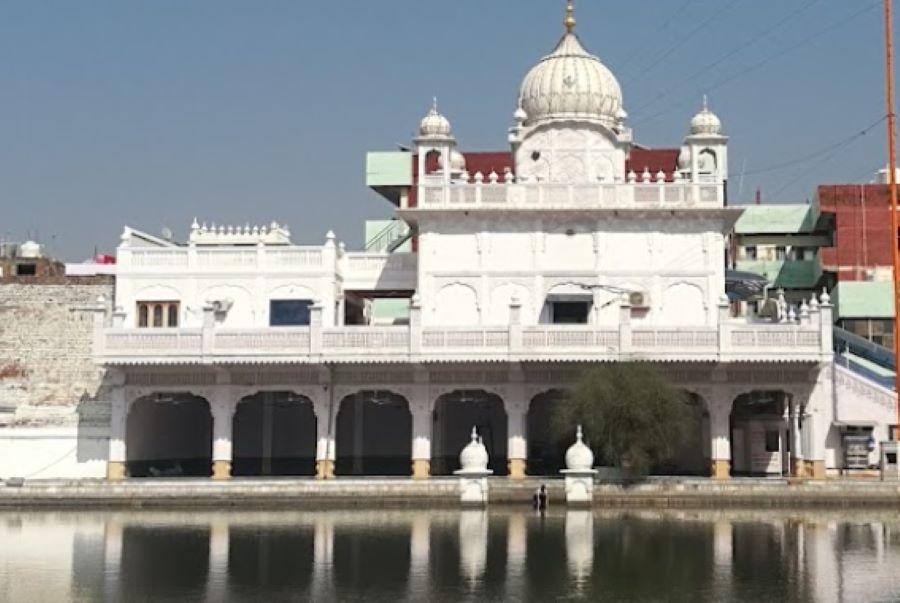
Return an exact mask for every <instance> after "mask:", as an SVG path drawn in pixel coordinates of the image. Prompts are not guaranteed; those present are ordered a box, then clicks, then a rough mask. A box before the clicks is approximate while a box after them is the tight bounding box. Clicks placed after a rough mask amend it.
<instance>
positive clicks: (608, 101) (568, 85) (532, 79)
mask: <svg viewBox="0 0 900 603" xmlns="http://www.w3.org/2000/svg"><path fill="white" fill-rule="evenodd" d="M563 24H564V26H565V30H566V31H565V33H564V34H563V36H562V38H561V39H560V41H559V43H558V44H557V45H556V48H554V49H553V52H551V53H550V54H548V55H547V56H545V57H544V58H542V59H541V60H540V61H539V62H538V64H537V65H535V66H534V67H533V68H532V69H531V71H529V72H528V74H527V75H526V76H525V79H524V80H523V82H522V86H521V88H520V91H519V98H520V99H521V108H522V110H523V111H524V112H525V114H526V115H527V119H528V122H527V124H526V125H528V126H536V125H541V124H543V123H550V122H554V121H568V120H575V121H587V122H594V123H601V124H603V125H605V126H606V127H608V128H610V129H615V128H619V127H621V125H622V122H623V120H624V116H625V113H624V111H623V109H622V105H623V102H622V89H621V87H620V85H619V82H618V80H616V78H615V76H614V75H613V74H612V72H611V71H610V70H609V69H608V68H607V67H606V66H605V65H604V64H603V63H602V62H601V61H600V59H599V58H597V57H596V56H594V55H592V54H590V53H589V52H588V51H587V50H585V48H584V46H582V44H581V41H580V40H579V39H578V36H577V34H576V33H575V24H576V21H575V8H574V5H573V3H572V0H568V2H567V3H566V18H565V20H564V22H563Z"/></svg>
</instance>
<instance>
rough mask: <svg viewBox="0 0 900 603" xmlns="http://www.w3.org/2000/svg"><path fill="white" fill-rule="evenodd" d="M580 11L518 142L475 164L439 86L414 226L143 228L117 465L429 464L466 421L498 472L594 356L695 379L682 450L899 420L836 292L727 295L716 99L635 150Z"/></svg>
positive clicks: (132, 280) (413, 158)
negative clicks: (668, 157)
mask: <svg viewBox="0 0 900 603" xmlns="http://www.w3.org/2000/svg"><path fill="white" fill-rule="evenodd" d="M565 28H566V30H565V32H564V34H563V36H562V38H561V40H560V41H559V43H558V44H557V46H556V47H555V48H554V49H553V50H552V52H551V53H550V54H549V55H547V56H545V57H544V58H542V59H541V60H540V61H539V62H538V63H537V64H536V65H535V66H534V68H533V69H532V70H531V71H530V72H529V73H528V74H527V75H526V77H525V79H524V81H523V83H522V86H521V89H520V91H519V95H518V97H519V102H518V106H517V107H514V109H515V112H514V125H513V126H512V128H511V129H510V130H509V141H510V145H511V151H510V154H509V158H510V164H509V165H508V166H507V167H506V168H504V169H502V170H500V171H496V170H492V171H490V172H488V173H484V172H481V171H475V170H473V171H471V172H470V171H468V170H469V168H470V166H468V165H467V156H466V154H464V153H463V152H462V151H460V150H459V149H458V148H457V142H456V140H455V138H454V136H453V131H452V128H451V124H450V122H449V121H448V120H447V119H446V118H445V117H444V116H443V115H441V114H440V113H439V111H438V108H437V106H436V103H435V106H434V107H433V108H432V110H431V111H430V112H429V113H428V115H427V116H426V117H425V118H424V119H423V120H422V122H421V126H420V130H419V136H418V138H417V139H416V140H415V141H414V144H415V151H414V153H409V154H405V155H404V154H400V157H399V158H398V157H396V155H398V154H389V155H395V156H394V157H388V159H389V160H391V161H394V160H397V159H399V160H400V161H401V162H405V165H406V168H405V169H407V170H408V172H409V173H408V174H407V175H405V176H403V175H401V177H400V178H399V179H398V180H396V181H394V182H392V181H389V180H390V179H389V178H388V180H385V181H383V182H382V183H381V191H380V192H383V193H384V194H385V196H386V197H387V198H389V199H391V200H392V201H394V202H395V203H396V205H397V216H398V218H399V219H400V220H402V221H403V222H405V223H406V224H408V225H409V226H410V229H408V230H409V232H410V235H411V236H412V237H414V239H413V242H414V245H413V251H412V252H405V253H400V252H397V253H357V252H352V251H348V250H346V249H345V247H344V245H342V244H340V243H339V242H337V241H336V240H335V237H334V236H333V235H332V234H331V233H329V234H328V235H327V236H326V238H325V241H324V243H323V244H318V245H313V246H297V245H294V244H293V243H292V242H291V240H290V234H289V231H288V229H287V227H285V226H281V225H278V224H276V223H272V224H271V225H270V226H265V227H249V226H242V227H222V226H213V225H205V224H199V223H196V222H195V223H194V224H193V225H192V228H191V233H190V237H189V239H188V240H187V241H186V242H183V243H179V242H174V241H170V240H163V239H160V238H157V237H153V236H150V235H147V234H145V233H142V232H139V231H137V230H134V229H131V228H126V229H125V231H124V233H123V235H122V242H121V245H120V247H119V250H118V270H117V282H116V294H115V300H114V301H113V303H112V304H111V307H112V311H109V310H108V309H107V310H104V308H108V307H109V304H105V305H104V304H101V305H100V306H98V311H97V313H96V340H95V356H96V360H97V362H98V363H100V364H102V365H103V366H104V367H106V368H107V369H108V372H107V385H108V387H109V388H110V391H111V392H112V393H111V400H112V402H111V403H112V419H111V427H110V448H109V459H108V471H107V474H108V477H109V478H110V479H121V478H123V477H125V476H126V475H130V476H146V475H169V474H172V475H176V474H193V475H212V476H213V477H214V478H217V479H227V478H229V477H230V476H232V475H271V474H278V475H304V474H310V475H312V474H314V473H315V474H316V475H318V476H319V477H320V478H330V477H333V476H335V475H337V476H341V475H385V474H389V475H398V474H405V475H410V474H411V475H413V476H414V477H416V478H421V479H424V478H427V477H429V476H430V475H449V474H451V473H452V471H453V470H454V469H455V468H456V466H455V464H454V463H455V459H456V457H457V455H458V453H459V451H460V449H461V448H462V447H463V446H464V445H465V443H466V442H467V441H468V435H469V433H470V431H471V429H472V426H473V425H477V426H478V427H479V433H481V434H483V437H484V440H485V444H486V445H487V447H488V449H489V450H490V453H491V467H490V468H491V469H492V470H494V472H495V474H498V473H499V474H504V473H507V474H508V475H509V476H510V477H513V478H521V477H523V476H525V475H529V474H532V475H533V474H538V475H540V474H543V473H546V474H555V473H556V471H557V470H558V469H559V468H560V465H561V455H562V451H564V450H565V447H563V448H562V451H561V450H559V446H558V444H557V443H556V442H555V441H554V439H553V438H552V437H551V436H550V434H549V430H548V416H549V412H550V409H551V408H552V404H553V403H554V401H555V400H558V398H559V396H560V395H561V392H562V391H564V390H565V388H566V387H567V386H569V385H571V384H572V383H573V382H574V381H575V380H576V379H577V378H578V375H579V374H580V372H581V371H582V370H584V369H585V368H586V367H589V366H590V365H591V364H592V363H600V362H622V361H632V360H639V361H647V362H653V363H657V364H659V365H660V366H661V367H662V368H663V370H665V371H666V372H667V373H668V374H669V376H670V377H671V379H672V380H673V381H674V382H676V383H677V384H679V386H681V387H683V388H684V389H685V390H687V391H689V392H691V393H692V394H693V400H694V412H695V419H696V424H695V430H694V433H693V436H692V438H691V441H690V442H689V444H688V445H686V447H685V450H684V453H683V454H682V455H681V457H680V458H679V459H676V461H674V462H673V464H672V466H671V467H667V468H661V470H664V471H671V472H678V473H685V474H699V475H713V476H714V477H717V478H727V477H728V476H729V475H730V474H731V473H732V472H734V473H742V474H751V473H752V474H786V473H791V472H793V473H794V474H808V475H812V476H815V477H823V476H824V475H825V471H826V467H836V466H838V459H837V456H838V455H839V454H840V452H839V448H840V446H839V443H836V442H834V441H832V440H833V439H834V433H835V431H834V428H833V426H834V424H835V421H838V420H852V419H853V415H854V413H856V412H857V410H858V409H859V408H863V411H861V412H868V413H870V414H872V415H873V416H877V417H878V420H879V421H880V425H881V428H882V430H883V431H885V433H884V434H881V435H883V436H886V435H887V434H886V426H887V424H888V423H890V421H891V419H890V416H891V411H890V408H891V405H892V400H893V395H892V393H890V392H885V391H880V390H878V389H877V386H873V385H871V384H868V383H864V382H860V378H858V377H857V376H855V375H849V374H847V375H844V374H843V373H840V374H839V376H840V378H841V379H844V380H845V381H846V383H847V384H849V385H845V386H844V388H845V390H846V391H847V392H849V393H848V394H847V396H850V397H849V398H846V397H845V398H844V400H845V407H846V409H845V410H844V411H841V410H840V405H839V404H837V403H836V402H835V400H836V398H837V390H836V389H835V388H836V383H837V381H836V380H835V378H834V375H835V371H836V370H838V369H835V368H834V367H833V363H832V342H831V333H832V330H831V329H832V324H833V320H832V307H831V305H830V303H829V298H828V296H827V294H826V295H823V296H822V297H821V298H820V299H811V300H809V302H808V303H804V304H803V305H802V306H800V307H797V308H793V309H792V310H791V312H790V315H789V317H788V318H786V319H785V321H783V322H781V323H777V324H773V323H771V322H755V321H753V320H752V319H746V318H741V319H737V318H732V316H731V313H730V308H729V304H728V301H727V298H726V297H725V295H724V294H725V261H724V257H725V241H726V235H727V234H728V233H729V232H730V230H731V229H732V227H733V225H734V222H735V220H736V219H737V217H738V216H739V214H740V210H739V209H735V208H730V207H727V204H726V185H727V180H728V139H727V137H725V136H724V134H723V131H724V130H723V126H722V123H721V121H720V120H719V118H718V117H716V116H715V115H714V114H713V113H712V112H711V111H710V110H709V109H708V108H707V107H706V106H704V107H703V109H702V110H701V111H700V112H699V113H698V114H697V115H696V116H695V117H694V118H693V119H692V120H691V121H690V124H689V133H688V135H687V136H686V138H685V139H684V141H683V143H682V146H681V149H680V151H677V152H676V154H675V156H677V160H676V162H675V165H673V169H672V170H671V171H663V170H660V171H655V172H651V170H650V168H649V167H642V166H641V165H640V164H639V163H638V162H639V159H636V157H638V156H639V155H640V154H641V153H644V156H647V153H648V151H647V150H646V149H644V148H643V147H640V146H638V145H636V144H635V143H634V142H633V134H632V132H631V130H630V128H629V127H628V126H627V114H626V112H625V108H624V107H625V103H624V99H623V95H622V91H621V89H620V86H619V84H618V82H617V80H616V78H615V76H614V75H613V74H612V72H611V71H610V70H609V69H608V68H607V67H606V66H605V65H604V64H603V63H602V62H601V61H600V60H599V59H598V58H596V57H595V56H593V55H591V54H589V53H588V52H587V51H586V50H585V49H584V47H583V46H582V43H581V42H580V40H579V38H578V36H577V35H576V34H575V32H574V29H575V22H574V16H573V13H572V12H571V7H570V12H569V13H568V15H567V19H566V22H565ZM400 171H401V172H402V171H403V170H400ZM413 173H414V174H416V177H415V179H413V178H411V177H410V176H411V175H412V174H413ZM406 230H407V229H404V231H406ZM382 297H394V298H397V297H399V298H406V299H408V300H409V315H408V319H404V320H400V321H397V324H393V325H389V326H376V325H374V324H372V321H371V319H370V316H369V312H368V308H369V307H370V304H371V300H373V299H377V298H382ZM867 388H868V389H867ZM873 388H874V389H873ZM888 398H890V400H888ZM848 400H852V403H850V402H847V401H848ZM841 412H843V413H844V415H845V416H842V417H839V416H838V415H839V414H840V413H841ZM568 443H569V442H566V443H565V445H566V446H567V445H568ZM789 450H790V451H791V452H790V453H788V451H789Z"/></svg>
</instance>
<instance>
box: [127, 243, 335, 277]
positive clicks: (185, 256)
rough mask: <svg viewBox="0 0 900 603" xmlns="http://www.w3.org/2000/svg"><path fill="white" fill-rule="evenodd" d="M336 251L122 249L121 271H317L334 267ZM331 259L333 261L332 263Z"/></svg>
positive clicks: (290, 247) (264, 248) (249, 247)
mask: <svg viewBox="0 0 900 603" xmlns="http://www.w3.org/2000/svg"><path fill="white" fill-rule="evenodd" d="M335 257H336V253H335V250H334V249H333V248H331V249H329V248H328V247H325V246H319V247H298V246H260V247H256V246H246V247H236V246H229V247H221V248H204V247H179V248H175V249H173V248H158V249H156V248H151V249H127V248H126V249H120V250H119V257H118V269H119V272H120V273H122V272H126V273H127V272H129V271H131V272H165V273H170V272H175V273H178V272H193V271H196V272H222V271H224V272H248V273H253V272H260V271H275V272H279V271H285V270H290V271H301V272H302V271H315V272H319V271H321V270H323V269H327V267H328V266H329V265H331V266H333V265H334V262H335ZM329 258H330V261H329Z"/></svg>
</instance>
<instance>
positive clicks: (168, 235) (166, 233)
mask: <svg viewBox="0 0 900 603" xmlns="http://www.w3.org/2000/svg"><path fill="white" fill-rule="evenodd" d="M174 236H175V235H174V234H172V229H171V228H169V227H168V226H163V229H162V238H164V239H165V240H167V241H171V240H172V237H174Z"/></svg>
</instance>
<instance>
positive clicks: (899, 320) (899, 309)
mask: <svg viewBox="0 0 900 603" xmlns="http://www.w3.org/2000/svg"><path fill="white" fill-rule="evenodd" d="M884 41H885V55H886V59H887V60H886V68H887V130H888V132H887V135H888V183H889V185H890V189H891V190H890V193H891V238H890V241H891V260H892V266H893V269H894V270H893V281H894V358H897V357H898V356H900V353H898V352H900V247H898V242H900V241H898V235H900V232H898V229H897V115H896V113H895V112H894V111H895V107H894V11H893V0H884ZM898 369H900V367H896V366H895V367H894V389H895V390H896V391H897V393H898V399H897V409H896V410H897V425H898V426H897V428H895V430H894V439H895V440H898V441H900V370H898Z"/></svg>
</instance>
